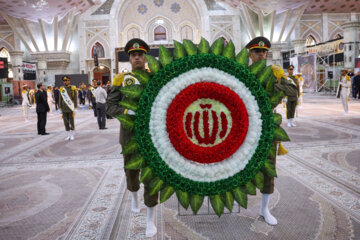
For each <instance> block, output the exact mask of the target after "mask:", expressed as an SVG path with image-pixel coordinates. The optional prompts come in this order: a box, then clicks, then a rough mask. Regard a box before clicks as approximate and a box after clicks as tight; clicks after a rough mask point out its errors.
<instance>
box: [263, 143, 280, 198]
mask: <svg viewBox="0 0 360 240" xmlns="http://www.w3.org/2000/svg"><path fill="white" fill-rule="evenodd" d="M273 145H275V148H276V150H275V152H277V143H276V142H273ZM269 160H270V161H272V162H273V164H274V167H275V169H276V156H275V158H273V159H269ZM273 192H274V178H273V177H269V176H268V175H266V174H264V188H263V190H262V191H261V193H263V194H272V193H273Z"/></svg>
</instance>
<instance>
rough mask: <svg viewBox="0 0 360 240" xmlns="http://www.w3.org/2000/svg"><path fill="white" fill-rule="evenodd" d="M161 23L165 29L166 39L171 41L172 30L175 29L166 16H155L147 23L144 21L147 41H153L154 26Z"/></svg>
mask: <svg viewBox="0 0 360 240" xmlns="http://www.w3.org/2000/svg"><path fill="white" fill-rule="evenodd" d="M159 25H161V26H162V27H163V28H165V30H166V33H167V34H166V41H167V42H169V41H172V40H173V39H174V37H173V30H174V29H175V24H174V23H173V22H172V21H171V20H170V19H168V18H166V17H164V16H156V17H154V18H152V19H150V20H149V21H148V22H147V23H145V30H146V32H147V39H146V40H147V42H148V43H153V42H155V39H154V34H153V33H154V31H155V28H156V27H158V26H159Z"/></svg>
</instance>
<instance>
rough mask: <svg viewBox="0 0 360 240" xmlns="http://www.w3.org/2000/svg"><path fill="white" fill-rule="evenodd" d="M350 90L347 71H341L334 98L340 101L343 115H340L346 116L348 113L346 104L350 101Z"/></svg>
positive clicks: (349, 79)
mask: <svg viewBox="0 0 360 240" xmlns="http://www.w3.org/2000/svg"><path fill="white" fill-rule="evenodd" d="M350 88H351V78H350V76H349V75H348V70H347V69H342V70H341V76H340V81H339V85H338V88H337V93H336V96H337V98H340V99H341V103H342V105H343V108H344V113H343V114H342V115H343V116H344V115H346V114H348V112H349V106H348V102H349V100H350V99H349V94H350Z"/></svg>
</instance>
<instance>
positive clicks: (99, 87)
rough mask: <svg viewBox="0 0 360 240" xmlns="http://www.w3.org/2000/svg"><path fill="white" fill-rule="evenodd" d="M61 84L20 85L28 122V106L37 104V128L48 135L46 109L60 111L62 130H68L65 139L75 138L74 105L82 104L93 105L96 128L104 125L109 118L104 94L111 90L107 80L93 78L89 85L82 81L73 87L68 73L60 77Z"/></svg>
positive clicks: (91, 106) (41, 133) (91, 107)
mask: <svg viewBox="0 0 360 240" xmlns="http://www.w3.org/2000/svg"><path fill="white" fill-rule="evenodd" d="M62 80H63V83H64V85H63V86H61V87H60V88H58V87H57V86H55V87H52V86H47V87H46V89H45V86H44V85H43V84H42V83H38V84H37V90H35V89H30V88H29V86H27V85H23V86H22V107H23V111H24V119H25V122H29V121H30V120H29V109H30V108H31V107H32V106H33V105H36V113H37V130H38V134H39V135H48V134H49V133H47V132H46V130H45V126H46V119H47V113H53V111H55V112H59V113H61V114H62V118H63V121H64V126H65V130H66V132H67V137H66V138H65V139H66V140H74V131H75V121H74V117H75V113H76V111H77V107H78V106H80V105H82V106H84V107H86V106H87V105H88V106H89V109H93V111H94V116H95V117H97V122H98V126H99V129H101V130H102V129H106V119H110V118H112V117H111V116H109V115H107V114H106V113H105V102H106V98H107V94H108V93H110V91H111V83H110V81H108V82H107V84H103V83H102V81H98V80H96V79H94V80H93V81H92V85H89V86H86V84H85V83H82V84H81V85H80V86H78V87H76V86H74V85H70V80H71V79H70V77H69V76H64V77H63V78H62Z"/></svg>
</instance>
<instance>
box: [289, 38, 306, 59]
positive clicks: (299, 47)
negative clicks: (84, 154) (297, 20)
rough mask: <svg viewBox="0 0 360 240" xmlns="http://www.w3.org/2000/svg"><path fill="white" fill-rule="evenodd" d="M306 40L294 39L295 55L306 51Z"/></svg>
mask: <svg viewBox="0 0 360 240" xmlns="http://www.w3.org/2000/svg"><path fill="white" fill-rule="evenodd" d="M305 42H306V40H303V39H295V40H293V41H292V43H293V44H294V51H295V55H299V54H301V53H304V52H305Z"/></svg>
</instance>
